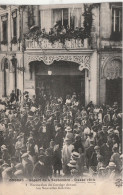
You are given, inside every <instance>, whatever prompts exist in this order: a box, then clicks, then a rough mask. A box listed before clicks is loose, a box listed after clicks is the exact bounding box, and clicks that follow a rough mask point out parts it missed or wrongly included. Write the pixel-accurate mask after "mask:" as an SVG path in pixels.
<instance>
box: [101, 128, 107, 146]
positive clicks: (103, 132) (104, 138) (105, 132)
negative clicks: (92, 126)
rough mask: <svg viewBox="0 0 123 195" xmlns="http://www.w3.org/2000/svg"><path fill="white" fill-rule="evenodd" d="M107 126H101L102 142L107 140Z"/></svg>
mask: <svg viewBox="0 0 123 195" xmlns="http://www.w3.org/2000/svg"><path fill="white" fill-rule="evenodd" d="M107 130H108V129H107V126H102V140H103V143H106V141H107V136H108V132H107Z"/></svg>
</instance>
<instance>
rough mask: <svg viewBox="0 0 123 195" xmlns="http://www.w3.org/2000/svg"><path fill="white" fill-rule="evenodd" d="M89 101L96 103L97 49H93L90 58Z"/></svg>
mask: <svg viewBox="0 0 123 195" xmlns="http://www.w3.org/2000/svg"><path fill="white" fill-rule="evenodd" d="M90 66H91V68H90V101H92V102H93V103H94V104H97V95H98V94H97V84H98V81H97V80H98V68H97V66H98V61H97V51H94V53H93V54H92V56H91V58H90Z"/></svg>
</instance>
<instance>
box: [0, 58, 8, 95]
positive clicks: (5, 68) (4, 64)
mask: <svg viewBox="0 0 123 195" xmlns="http://www.w3.org/2000/svg"><path fill="white" fill-rule="evenodd" d="M1 70H2V71H3V96H4V97H6V96H7V91H8V76H9V75H8V71H9V61H8V59H7V58H4V59H3V60H2V64H1Z"/></svg>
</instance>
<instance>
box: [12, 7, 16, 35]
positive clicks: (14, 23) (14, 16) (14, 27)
mask: <svg viewBox="0 0 123 195" xmlns="http://www.w3.org/2000/svg"><path fill="white" fill-rule="evenodd" d="M12 18H13V37H17V12H16V11H15V12H13V14H12Z"/></svg>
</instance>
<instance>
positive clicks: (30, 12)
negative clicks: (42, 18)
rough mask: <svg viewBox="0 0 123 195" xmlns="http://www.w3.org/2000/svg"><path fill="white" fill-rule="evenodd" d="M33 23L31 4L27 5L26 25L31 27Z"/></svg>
mask: <svg viewBox="0 0 123 195" xmlns="http://www.w3.org/2000/svg"><path fill="white" fill-rule="evenodd" d="M33 25H35V20H34V6H33V5H29V6H28V27H29V28H31V27H32V26H33Z"/></svg>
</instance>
